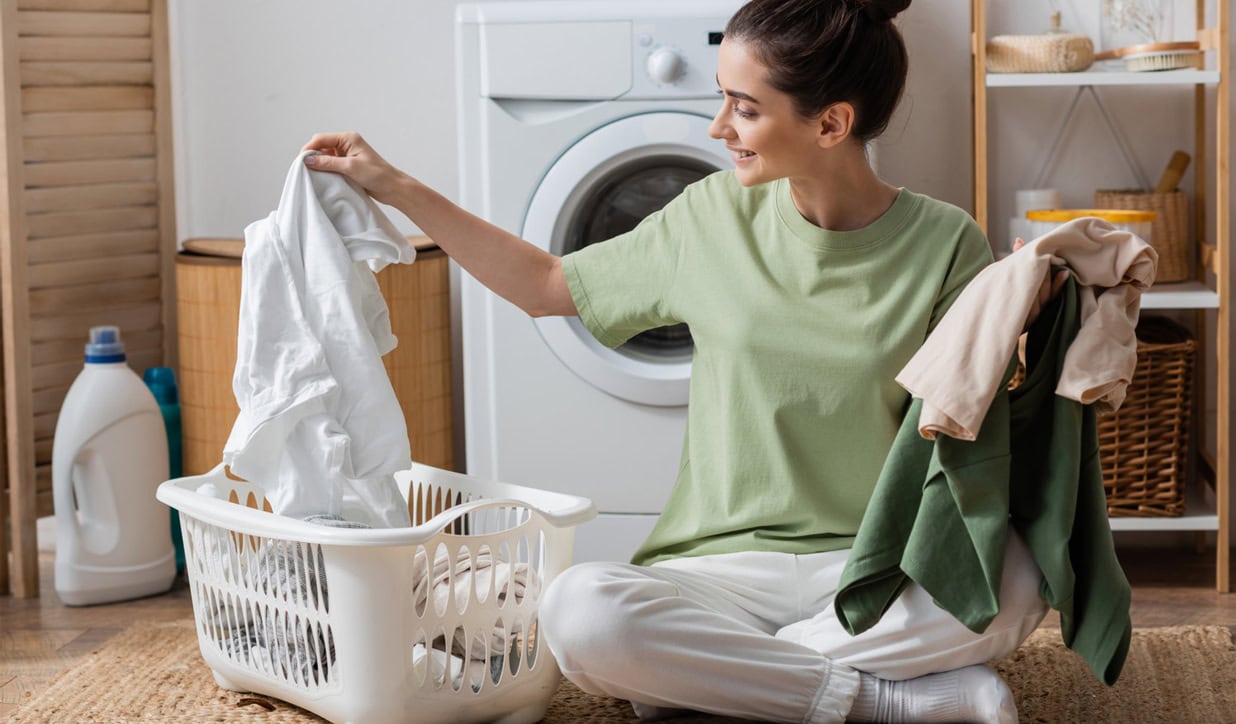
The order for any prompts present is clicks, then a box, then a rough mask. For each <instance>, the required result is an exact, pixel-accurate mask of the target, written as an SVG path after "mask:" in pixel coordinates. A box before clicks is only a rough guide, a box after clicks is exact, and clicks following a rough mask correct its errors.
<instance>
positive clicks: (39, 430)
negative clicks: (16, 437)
mask: <svg viewBox="0 0 1236 724" xmlns="http://www.w3.org/2000/svg"><path fill="white" fill-rule="evenodd" d="M59 417H60V411H59V410H57V411H56V412H44V413H43V414H42V415H35V416H34V439H35V440H38V439H39V438H41V437H52V436H54V435H55V434H56V420H57V419H59Z"/></svg>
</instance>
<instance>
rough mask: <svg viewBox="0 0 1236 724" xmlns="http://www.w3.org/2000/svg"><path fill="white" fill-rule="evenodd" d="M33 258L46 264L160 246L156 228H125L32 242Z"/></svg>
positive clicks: (155, 248)
mask: <svg viewBox="0 0 1236 724" xmlns="http://www.w3.org/2000/svg"><path fill="white" fill-rule="evenodd" d="M27 248H28V249H29V261H30V263H31V264H43V263H47V262H54V261H64V260H65V259H98V258H103V257H107V256H111V255H113V254H138V253H142V252H147V251H157V250H158V249H159V235H158V232H156V231H154V230H146V231H122V232H116V233H111V234H83V235H81V236H63V237H60V238H57V239H38V240H36V241H32V242H30V244H29V245H28V247H27Z"/></svg>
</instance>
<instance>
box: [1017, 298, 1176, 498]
mask: <svg viewBox="0 0 1236 724" xmlns="http://www.w3.org/2000/svg"><path fill="white" fill-rule="evenodd" d="M1023 341H1024V339H1023ZM1196 348H1197V347H1196V343H1195V342H1194V341H1193V338H1192V336H1191V335H1190V334H1189V331H1188V330H1186V329H1185V328H1184V327H1182V326H1180V325H1179V324H1176V323H1175V322H1173V321H1171V320H1169V319H1164V318H1162V317H1143V318H1142V319H1141V321H1140V322H1138V325H1137V367H1136V369H1135V370H1134V372H1133V380H1132V381H1131V382H1130V383H1129V386H1128V388H1126V390H1125V398H1124V403H1123V404H1121V406H1120V409H1119V410H1117V411H1116V412H1114V413H1112V414H1110V415H1101V416H1100V417H1099V421H1098V428H1099V461H1100V464H1101V466H1102V468H1103V488H1104V490H1105V491H1106V494H1107V514H1108V515H1109V516H1113V517H1143V518H1148V517H1176V516H1179V515H1181V514H1182V513H1183V512H1184V487H1185V484H1184V481H1185V474H1186V466H1187V464H1188V460H1189V456H1188V450H1189V415H1190V412H1191V408H1192V405H1191V402H1192V394H1193V367H1194V357H1195V353H1196ZM1021 356H1022V359H1023V360H1024V359H1025V356H1024V353H1023V354H1021ZM1025 376H1026V370H1025V366H1024V365H1020V364H1019V365H1018V367H1017V370H1016V372H1015V373H1014V374H1013V377H1012V379H1011V380H1010V381H1009V385H1008V386H1009V389H1013V388H1016V387H1017V386H1018V385H1020V384H1021V383H1022V382H1023V381H1024V380H1025Z"/></svg>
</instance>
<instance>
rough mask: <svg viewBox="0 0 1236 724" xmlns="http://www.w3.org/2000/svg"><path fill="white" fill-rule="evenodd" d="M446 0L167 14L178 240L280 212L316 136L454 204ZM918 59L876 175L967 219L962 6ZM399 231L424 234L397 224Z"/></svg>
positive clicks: (915, 28) (949, 5) (935, 27)
mask: <svg viewBox="0 0 1236 724" xmlns="http://www.w3.org/2000/svg"><path fill="white" fill-rule="evenodd" d="M455 4H456V3H455V2H454V1H453V0H412V1H409V0H365V1H364V2H355V3H347V4H346V7H345V4H344V3H340V2H337V1H335V0H263V1H262V2H260V3H255V2H250V1H248V0H211V2H187V3H173V4H172V6H173V8H172V10H173V12H172V16H171V22H172V55H173V84H174V93H175V103H174V107H173V112H174V115H175V118H174V125H175V129H176V130H175V133H176V149H177V158H176V161H177V164H176V188H177V212H178V231H179V236H180V238H181V239H182V240H183V239H187V238H193V237H202V236H240V235H241V233H242V231H243V229H244V227H245V225H246V224H248V223H249V222H251V221H253V220H255V219H258V218H261V217H263V216H265V215H266V214H267V213H269V212H270V210H271V209H273V208H274V205H275V203H276V202H277V200H278V197H279V190H280V188H281V187H282V182H283V177H284V174H285V173H286V172H287V169H288V165H289V163H290V162H291V160H292V158H293V157H294V156H295V155H296V153H297V151H299V149H300V147H301V146H302V145H303V144H304V143H305V141H307V140H308V138H309V136H310V135H312V134H313V133H314V132H317V131H332V130H343V129H356V130H359V131H360V132H361V133H362V134H364V135H365V136H366V137H367V138H368V139H369V140H371V141H372V143H373V145H374V146H375V147H376V148H377V149H378V150H379V152H380V153H382V154H383V155H385V156H386V157H387V158H388V159H390V160H391V161H392V162H393V163H395V164H396V165H398V166H399V167H401V168H403V169H405V170H407V171H409V172H410V173H413V174H414V175H417V176H418V177H419V178H421V179H422V180H423V181H425V182H427V183H429V184H430V185H431V186H434V187H435V188H437V189H438V190H440V191H441V192H443V193H444V194H446V195H447V196H449V197H452V198H454V197H455V196H457V189H456V186H457V183H458V175H457V173H456V169H455V157H456V153H455V144H456V134H455V103H454V63H453V52H454V47H453V25H452V23H453V17H454V7H455ZM902 22H903V28H904V30H905V33H906V36H907V41H908V43H909V45H910V48H911V54H912V57H913V68H912V70H911V77H910V83H909V86H908V88H907V93H906V100H905V102H904V103H903V106H902V108H901V110H900V111H899V113H898V115H897V117H896V118H895V119H894V121H893V123H892V124H891V125H890V129H889V132H888V134H887V135H886V137H885V139H883V140H882V141H881V150H880V154H881V155H880V163H881V168H882V169H883V171H884V173H885V174H886V175H887V176H888V177H889V178H890V180H892V181H893V182H894V183H898V184H903V185H906V186H909V187H912V188H915V189H917V190H920V191H924V192H927V193H930V194H932V195H935V196H937V197H939V198H943V199H945V200H948V201H951V202H953V203H956V204H958V205H960V206H963V207H966V208H969V206H970V201H969V199H970V195H971V191H970V189H971V186H970V174H969V170H968V169H969V161H968V157H969V147H970V137H969V130H968V129H969V123H968V120H967V119H968V117H969V115H968V114H969V111H968V108H969V102H970V101H969V98H970V92H969V86H968V84H967V82H966V78H967V77H968V75H967V74H968V72H969V62H970V60H969V54H968V51H967V50H966V48H967V46H966V36H967V35H968V31H967V30H966V28H968V26H969V3H968V2H965V1H964V0H947V2H941V1H940V0H934V1H933V2H931V3H928V2H924V1H920V2H919V3H918V4H917V5H915V6H912V7H911V9H910V11H909V12H908V13H906V15H905V17H904V19H903V21H902ZM393 218H395V219H396V220H397V223H399V224H401V225H402V228H403V229H404V230H405V231H408V232H409V233H411V232H412V231H414V230H415V227H414V226H413V225H412V224H411V222H409V221H407V219H404V218H402V216H399V215H395V216H393Z"/></svg>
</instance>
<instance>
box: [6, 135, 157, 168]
mask: <svg viewBox="0 0 1236 724" xmlns="http://www.w3.org/2000/svg"><path fill="white" fill-rule="evenodd" d="M22 151H23V152H24V153H25V160H26V162H27V163H32V162H38V161H89V160H95V159H104V158H139V157H142V156H154V154H155V137H154V134H152V133H122V134H111V135H88V136H50V137H42V138H23V139H22Z"/></svg>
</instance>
